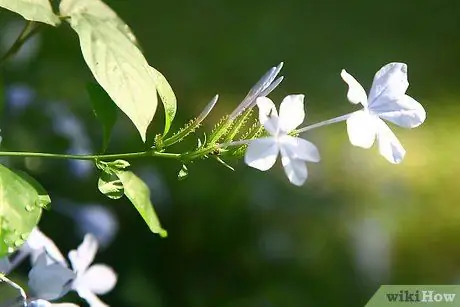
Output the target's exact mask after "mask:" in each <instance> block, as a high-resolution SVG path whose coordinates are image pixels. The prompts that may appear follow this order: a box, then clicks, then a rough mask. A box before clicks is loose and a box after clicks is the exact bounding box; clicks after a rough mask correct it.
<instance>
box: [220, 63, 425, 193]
mask: <svg viewBox="0 0 460 307" xmlns="http://www.w3.org/2000/svg"><path fill="white" fill-rule="evenodd" d="M340 75H341V77H342V79H343V80H344V81H345V82H346V83H347V85H348V93H347V98H348V100H349V101H350V102H351V103H353V104H361V105H362V107H363V108H362V109H361V110H358V111H355V112H352V113H350V114H347V115H344V116H339V117H337V118H333V119H330V120H326V121H324V122H321V123H317V124H314V125H311V126H307V127H303V128H300V129H296V128H297V127H298V126H300V125H301V124H302V122H303V121H304V118H305V110H304V95H289V96H287V97H286V98H284V99H283V101H282V102H281V105H280V111H279V114H278V112H277V111H276V108H275V105H274V103H273V102H272V101H271V100H270V99H269V98H267V97H258V98H257V99H256V103H257V106H258V108H259V121H260V124H261V125H263V127H264V128H265V130H266V131H267V132H268V134H269V136H267V137H261V138H256V139H253V140H250V141H249V145H248V149H247V151H246V154H245V159H244V160H245V162H246V164H248V165H249V166H251V167H253V168H256V169H259V170H261V171H266V170H268V169H270V168H271V167H272V166H273V165H274V164H275V162H276V159H277V157H278V153H281V163H282V165H283V167H284V170H285V173H286V175H287V177H288V179H289V181H290V182H291V183H293V184H295V185H298V186H300V185H302V184H303V183H304V182H305V180H306V179H307V177H308V172H307V167H306V165H305V162H306V161H308V162H319V160H320V155H319V152H318V149H317V148H316V147H315V145H313V144H312V143H310V142H308V141H306V140H304V139H302V138H299V137H294V136H292V135H296V134H299V133H302V132H305V131H308V130H311V129H313V128H317V127H321V126H325V125H328V124H332V123H336V122H340V121H344V120H346V123H347V132H348V137H349V139H350V143H351V144H352V145H354V146H359V147H362V148H370V147H371V146H372V145H373V144H374V142H375V139H377V144H378V149H379V152H380V154H381V155H382V156H383V157H384V158H385V159H387V160H388V161H389V162H390V163H393V164H398V163H400V162H401V161H402V160H403V158H404V155H405V153H406V151H405V149H404V147H403V146H402V145H401V143H400V142H399V140H398V139H397V138H396V136H395V135H394V133H393V132H392V131H391V129H390V128H389V127H388V125H387V124H386V123H385V122H384V120H387V121H389V122H391V123H394V124H396V125H398V126H401V127H404V128H414V127H417V126H419V125H421V124H422V123H423V122H424V121H425V118H426V113H425V110H424V108H423V107H422V105H421V104H420V103H418V102H417V101H416V100H415V99H413V98H412V97H410V96H408V95H406V90H407V88H408V86H409V83H408V81H407V65H406V64H404V63H389V64H387V65H385V66H383V67H382V68H381V69H380V70H379V71H378V72H377V73H376V74H375V77H374V81H373V84H372V87H371V90H370V92H369V96H368V95H366V91H365V90H364V89H363V87H362V86H361V85H360V84H359V83H358V81H356V79H355V78H354V77H353V76H352V75H350V74H349V73H348V72H346V71H345V70H342V72H341V74H340ZM234 144H235V145H239V144H240V143H238V142H235V143H234ZM229 145H232V144H229Z"/></svg>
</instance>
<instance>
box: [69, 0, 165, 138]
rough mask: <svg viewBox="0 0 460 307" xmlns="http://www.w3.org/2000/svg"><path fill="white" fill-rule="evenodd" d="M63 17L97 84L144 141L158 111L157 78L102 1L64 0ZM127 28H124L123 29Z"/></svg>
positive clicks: (118, 21) (118, 20)
mask: <svg viewBox="0 0 460 307" xmlns="http://www.w3.org/2000/svg"><path fill="white" fill-rule="evenodd" d="M60 12H61V14H62V15H65V16H68V17H70V18H68V19H66V20H67V21H68V22H69V23H70V25H71V27H72V28H73V29H74V30H75V32H77V34H78V36H79V38H80V46H81V50H82V53H83V57H84V59H85V61H86V63H87V64H88V67H89V68H90V70H91V72H92V73H93V75H94V77H95V78H96V80H97V82H98V83H99V84H100V85H101V86H102V87H103V88H104V90H105V91H106V92H107V93H108V94H109V96H110V97H111V98H112V100H113V101H114V102H115V103H116V104H117V106H118V107H119V108H120V109H121V110H122V111H123V112H124V113H125V114H126V115H127V116H128V117H129V118H130V119H131V121H132V122H133V123H134V125H135V126H136V128H137V130H138V131H139V134H140V135H141V138H142V140H143V141H144V142H145V140H146V132H147V128H148V126H149V124H150V122H151V121H152V119H153V116H154V115H155V111H156V108H157V93H156V84H155V78H154V76H153V75H152V73H151V69H150V66H149V65H148V63H147V61H146V59H145V58H144V56H143V55H142V52H141V51H140V50H139V49H138V48H137V47H136V45H135V43H134V42H133V39H132V38H130V36H129V35H127V34H126V32H123V31H121V30H120V22H122V21H121V20H120V19H119V18H118V17H117V15H116V14H115V12H113V11H112V10H111V9H110V8H109V7H108V6H107V5H105V4H104V3H103V2H101V1H99V0H63V1H61V4H60ZM121 28H123V27H121Z"/></svg>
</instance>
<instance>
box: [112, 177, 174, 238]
mask: <svg viewBox="0 0 460 307" xmlns="http://www.w3.org/2000/svg"><path fill="white" fill-rule="evenodd" d="M116 174H117V175H118V177H119V178H120V179H121V182H123V186H124V188H125V195H126V197H128V199H129V200H130V201H131V203H132V204H133V205H134V207H135V208H136V209H137V211H138V212H139V213H140V215H141V216H142V218H143V219H144V221H145V222H146V223H147V225H148V226H149V228H150V230H151V231H152V232H154V233H158V234H159V235H160V236H162V237H166V236H167V232H166V230H164V229H163V228H162V227H161V225H160V221H159V220H158V217H157V215H156V213H155V210H154V209H153V205H152V203H151V201H150V191H149V188H148V186H147V185H146V184H145V183H144V182H143V181H142V179H140V178H139V177H137V176H136V175H135V174H134V173H132V172H130V171H117V172H116Z"/></svg>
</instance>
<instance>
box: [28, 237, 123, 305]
mask: <svg viewBox="0 0 460 307" xmlns="http://www.w3.org/2000/svg"><path fill="white" fill-rule="evenodd" d="M97 249H98V243H97V240H96V238H95V237H94V236H93V235H91V234H87V235H85V238H84V239H83V242H82V243H81V244H80V246H78V248H77V250H72V251H70V252H69V260H70V263H71V264H72V269H73V270H71V269H69V268H67V263H66V262H65V261H64V262H57V261H55V260H53V259H52V258H50V257H49V256H47V254H46V252H44V253H42V254H41V255H40V256H39V257H38V259H37V261H36V262H35V263H34V266H33V267H32V270H31V271H30V272H29V287H30V288H31V290H32V292H33V294H34V297H36V298H39V299H43V300H56V299H58V298H60V297H62V296H64V295H65V294H66V293H67V292H68V291H69V290H75V291H76V292H77V293H78V295H79V296H80V297H81V298H83V299H85V300H86V301H87V302H88V304H89V305H90V306H91V307H104V306H107V305H106V304H104V303H103V302H102V301H101V300H99V298H98V297H97V296H96V294H105V293H107V292H109V291H110V290H112V289H113V287H114V286H115V284H116V282H117V276H116V274H115V272H114V271H113V270H112V269H111V268H110V267H108V266H106V265H102V264H95V265H92V266H90V264H91V263H92V262H93V260H94V256H95V255H96V252H97ZM50 262H52V263H50ZM42 303H43V302H42ZM53 306H54V304H53Z"/></svg>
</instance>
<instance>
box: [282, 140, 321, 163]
mask: <svg viewBox="0 0 460 307" xmlns="http://www.w3.org/2000/svg"><path fill="white" fill-rule="evenodd" d="M279 144H280V147H281V148H283V149H284V150H285V153H287V154H288V155H289V157H291V158H294V159H299V160H303V161H310V162H319V161H320V160H321V158H320V155H319V151H318V148H316V146H315V145H314V144H313V143H311V142H309V141H307V140H304V139H302V138H298V137H293V136H290V135H285V136H282V137H280V138H279Z"/></svg>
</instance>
